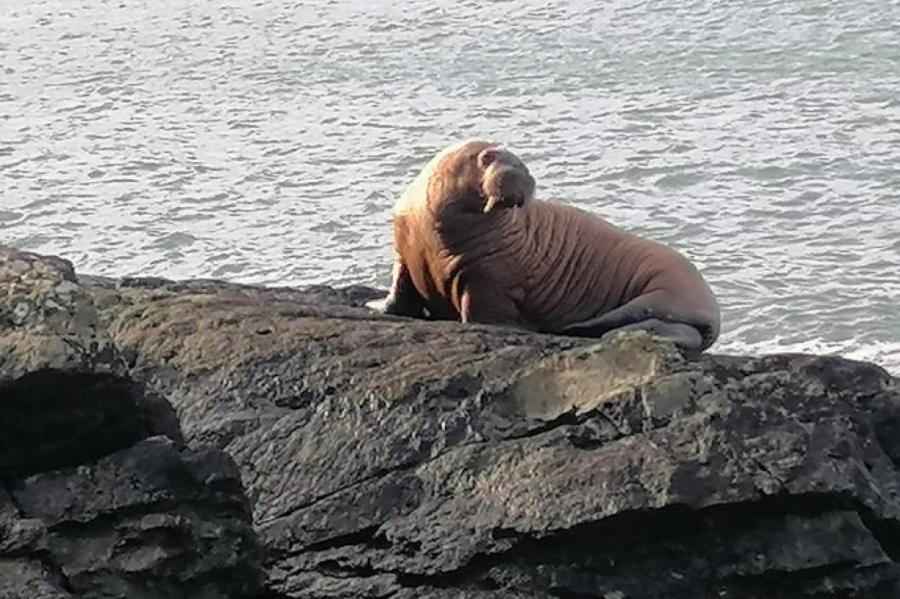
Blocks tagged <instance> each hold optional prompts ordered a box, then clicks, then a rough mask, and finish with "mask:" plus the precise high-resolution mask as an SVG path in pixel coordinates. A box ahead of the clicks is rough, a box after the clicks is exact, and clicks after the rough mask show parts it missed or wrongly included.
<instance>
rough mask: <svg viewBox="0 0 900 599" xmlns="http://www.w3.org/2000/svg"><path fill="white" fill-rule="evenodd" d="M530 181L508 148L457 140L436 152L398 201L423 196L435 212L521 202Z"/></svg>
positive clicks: (530, 191)
mask: <svg viewBox="0 0 900 599" xmlns="http://www.w3.org/2000/svg"><path fill="white" fill-rule="evenodd" d="M534 191H535V182H534V178H533V177H532V176H531V173H529V172H528V168H527V167H526V166H525V164H524V163H523V162H522V161H521V160H519V158H518V157H517V156H516V155H515V154H513V153H512V152H510V151H509V150H505V149H502V148H500V147H498V146H497V145H496V144H493V143H490V142H488V141H485V140H479V139H472V140H467V141H463V142H458V143H456V144H453V145H452V146H449V147H448V148H445V149H444V150H442V151H441V152H439V153H438V154H437V155H436V156H435V157H434V158H432V159H431V161H430V162H429V163H428V164H427V165H426V166H425V168H424V169H423V170H422V172H421V173H420V174H419V176H418V177H417V178H416V180H415V181H413V183H412V184H411V185H410V186H409V187H408V188H407V191H406V192H404V196H403V198H402V199H401V202H400V207H401V209H402V210H405V209H407V207H408V206H410V205H415V202H416V199H417V198H421V197H423V196H424V197H425V198H426V201H427V203H428V205H429V206H431V208H432V210H434V212H435V214H454V213H459V212H462V213H489V212H496V211H498V210H500V209H503V208H514V207H517V206H523V205H525V204H526V203H527V202H530V201H531V200H532V199H533V198H534Z"/></svg>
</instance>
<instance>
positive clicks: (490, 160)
mask: <svg viewBox="0 0 900 599" xmlns="http://www.w3.org/2000/svg"><path fill="white" fill-rule="evenodd" d="M477 160H478V168H479V169H480V170H481V194H482V197H483V198H484V206H483V207H482V211H483V212H485V213H488V212H493V211H495V210H498V209H500V208H513V207H522V206H524V205H525V203H526V202H530V201H531V200H532V199H533V198H534V187H535V183H534V177H532V176H531V173H529V172H528V168H527V167H526V166H525V164H524V163H523V162H522V161H521V160H519V158H518V157H517V156H516V155H515V154H513V153H512V152H510V151H509V150H503V149H500V148H497V147H489V148H485V149H483V150H482V151H481V152H479V153H478V158H477Z"/></svg>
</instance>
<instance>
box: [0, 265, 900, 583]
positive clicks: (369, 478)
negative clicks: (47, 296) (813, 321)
mask: <svg viewBox="0 0 900 599" xmlns="http://www.w3.org/2000/svg"><path fill="white" fill-rule="evenodd" d="M41 268H44V269H45V270H46V267H41ZM0 272H2V271H0ZM10 272H11V269H10ZM26 272H28V271H27V270H26ZM41 272H44V271H41ZM20 274H21V273H20ZM63 278H64V279H65V277H63ZM65 280H70V281H72V282H73V283H75V284H77V286H78V289H69V290H68V292H67V293H61V292H60V293H59V295H60V297H61V299H60V301H67V300H66V298H65V297H63V296H66V295H68V296H69V297H71V298H72V300H71V302H75V303H76V304H77V303H78V302H80V301H81V302H85V304H86V305H87V306H88V307H89V308H90V310H83V311H82V312H81V313H82V314H88V315H89V316H90V317H89V318H82V319H81V320H80V322H81V324H80V325H78V326H85V325H88V326H89V328H90V329H91V330H92V331H93V333H92V334H94V335H95V336H96V337H97V338H98V339H101V340H102V344H104V345H108V346H111V348H112V356H114V358H115V359H114V360H113V361H112V362H110V364H114V366H110V367H109V368H111V369H112V370H111V372H113V373H114V375H115V376H116V377H119V379H118V380H127V381H129V382H130V383H133V384H135V385H139V386H140V388H141V389H145V392H144V395H132V396H131V397H132V399H131V401H133V402H134V403H135V405H138V406H141V405H143V404H141V402H143V401H145V400H146V399H145V398H146V397H147V393H148V392H149V391H151V390H152V392H153V393H155V394H156V396H157V397H159V398H160V401H163V403H164V404H165V405H166V406H168V405H171V407H172V409H173V410H174V414H175V416H177V419H176V424H177V425H178V427H179V428H178V431H179V432H180V433H181V435H183V439H184V442H185V444H186V447H185V448H181V447H180V446H179V445H178V442H177V441H167V440H166V435H165V433H162V432H161V431H162V430H163V429H164V428H165V427H162V426H161V425H158V424H152V422H157V421H166V419H165V418H162V419H158V420H153V418H148V419H145V420H143V421H141V422H143V424H141V423H135V424H132V425H128V426H124V425H123V427H122V430H123V432H122V434H121V436H119V437H114V438H109V439H107V440H106V441H105V447H106V449H104V450H103V452H102V453H104V455H103V456H93V455H86V456H82V457H79V458H78V460H75V461H77V462H78V464H79V465H73V464H65V463H62V464H58V467H57V469H56V470H54V471H53V473H52V474H51V473H49V472H46V471H44V470H43V468H44V467H45V466H46V464H47V463H48V462H47V460H48V458H40V459H38V458H35V459H34V460H33V463H31V464H30V465H28V466H27V467H20V470H19V472H18V473H17V474H16V477H15V478H16V480H15V481H14V482H13V483H12V484H7V487H6V488H7V489H8V491H9V498H10V499H9V502H11V505H13V506H14V507H13V508H9V509H7V511H4V508H2V503H0V517H2V518H6V516H4V514H7V513H10V514H13V516H11V518H12V519H13V520H15V523H16V524H15V525H14V526H13V525H8V526H6V528H2V527H0V530H9V531H12V532H9V533H7V534H8V537H9V539H11V540H9V541H8V543H7V545H4V544H2V543H0V558H3V556H4V555H5V554H14V555H16V556H21V560H19V561H18V562H16V563H15V564H14V565H13V566H14V568H15V572H17V573H18V574H16V576H20V577H26V576H38V575H40V576H43V578H40V580H42V581H45V582H46V584H48V585H52V584H55V583H54V580H56V579H55V578H53V574H54V573H60V572H61V573H62V574H61V575H65V576H71V577H72V578H71V579H70V580H69V579H64V580H68V583H67V584H68V585H69V586H59V585H57V587H52V586H50V587H47V588H49V589H56V588H59V589H61V592H69V593H73V592H74V593H76V596H78V595H77V593H78V592H84V591H82V590H81V589H86V588H90V587H91V585H95V584H101V583H96V582H92V581H97V580H101V581H109V580H113V579H115V577H116V576H118V574H115V572H119V571H124V569H126V568H128V567H130V564H138V567H139V568H140V569H141V572H144V573H149V572H152V573H154V575H157V576H160V577H161V578H160V579H161V580H173V579H177V580H183V579H186V578H190V577H191V576H194V580H202V579H204V577H206V576H208V575H210V574H209V573H210V572H211V568H212V567H213V566H212V565H211V564H212V563H213V562H215V561H216V560H222V563H225V564H230V565H229V566H228V567H229V568H232V570H229V571H231V572H235V571H240V568H241V567H243V566H241V565H240V564H244V563H248V562H249V561H250V560H249V558H246V557H244V556H246V555H248V554H249V553H252V551H250V550H249V549H247V548H248V547H253V546H254V544H253V543H252V542H251V541H250V540H247V538H246V537H241V536H240V534H238V530H239V529H240V527H238V526H237V525H236V524H235V518H236V515H237V514H238V513H239V507H238V506H239V505H242V504H241V500H240V497H244V496H245V497H246V500H247V502H248V504H249V505H250V509H252V517H253V529H254V533H255V535H256V542H257V543H258V544H259V547H260V555H261V560H262V567H263V569H264V570H265V581H264V586H265V590H264V591H259V592H258V595H256V597H257V599H261V598H263V597H266V598H272V599H275V598H285V597H312V598H316V597H318V598H333V597H390V598H395V599H396V598H406V597H409V598H412V597H432V598H444V597H447V598H449V597H454V598H458V597H466V598H487V597H546V598H549V597H556V598H591V597H597V598H605V599H611V598H617V599H645V598H646V599H650V598H666V599H679V598H691V599H694V598H696V597H725V598H747V599H751V598H757V597H760V598H762V597H765V598H766V599H779V598H785V599H787V598H791V599H794V598H800V597H808V598H813V597H815V598H823V599H824V598H826V597H829V598H833V597H848V598H849V597H858V598H863V597H866V598H868V597H897V596H900V586H898V581H900V567H898V559H900V543H898V541H897V540H896V539H898V538H900V472H898V468H900V443H898V441H897V438H898V436H897V433H898V431H900V425H898V424H897V423H898V422H900V391H898V382H897V380H896V379H895V378H893V377H891V376H890V375H889V374H888V373H886V372H885V371H883V370H882V369H880V368H879V367H877V366H875V365H872V364H867V363H862V362H854V361H850V360H844V359H841V358H837V357H819V356H809V355H772V356H762V357H742V356H723V355H714V354H708V355H704V356H702V357H700V358H698V359H690V360H689V359H686V358H684V357H682V356H681V355H680V354H678V352H677V351H676V350H675V349H674V348H673V347H672V346H670V345H667V344H664V343H662V342H659V341H657V340H655V339H652V338H650V337H648V336H646V335H640V334H632V335H626V336H622V337H620V338H618V339H615V340H612V341H609V342H605V343H602V344H601V343H595V342H592V341H591V340H585V339H573V338H563V337H554V336H546V335H534V334H530V333H525V332H520V331H513V330H508V329H501V328H497V327H489V326H463V325H460V324H457V323H451V322H425V321H418V320H410V319H404V318H399V317H387V316H380V315H377V314H373V313H371V312H369V311H367V310H365V309H364V308H362V307H361V306H362V303H363V302H364V301H366V300H367V299H371V298H372V297H374V296H376V295H377V292H376V291H375V290H370V289H366V288H360V287H356V288H351V289H345V290H334V289H330V288H326V287H309V288H300V289H291V288H271V289H262V288H257V287H253V286H248V285H237V284H229V283H223V282H217V281H201V280H198V281H167V280H164V279H159V278H154V279H140V278H133V279H122V280H113V279H106V278H101V277H86V276H78V277H69V278H68V279H65ZM20 287H23V288H25V287H27V286H25V285H20ZM54 301H55V302H56V300H54ZM71 302H70V303H69V304H63V303H60V304H59V305H60V306H69V308H67V310H69V311H68V312H67V314H69V315H70V318H74V317H73V316H72V315H73V314H74V311H73V308H72V305H73V304H72V303H71ZM57 303H58V302H57ZM36 305H37V306H38V312H37V314H43V313H44V312H46V311H48V310H49V309H48V308H47V307H46V304H36ZM42 311H44V312H42ZM54 314H55V312H54ZM28 318H29V319H31V320H28V323H32V324H34V323H36V322H38V320H35V318H36V317H34V316H28ZM54 322H55V324H54V325H53V326H55V327H57V329H53V330H58V327H63V329H59V330H65V326H67V325H66V320H65V319H64V318H63V319H60V320H58V321H54ZM32 324H28V325H27V326H32ZM17 326H21V325H17ZM72 326H75V325H72ZM30 334H31V333H29V335H30ZM87 353H88V355H90V352H89V351H88V352H87ZM37 355H38V356H40V355H42V354H41V353H40V352H38V353H37ZM76 355H77V354H76ZM20 360H21V359H20ZM25 362H26V363H25V364H24V365H22V364H18V365H17V364H15V363H13V364H12V366H10V367H8V368H9V371H10V372H14V373H17V374H16V375H15V378H14V379H11V380H14V381H18V382H19V383H18V384H21V380H22V379H23V378H25V377H27V376H34V375H33V374H30V373H31V372H33V369H32V367H31V364H32V363H34V364H41V363H42V362H41V360H39V359H37V358H35V359H31V360H30V361H25ZM58 362H59V361H58V360H57V362H54V363H58ZM62 363H66V362H65V361H63V362H62ZM87 363H90V360H88V361H87ZM87 372H89V373H93V372H97V370H90V369H89V370H88V371H87ZM25 380H26V381H27V380H28V379H27V378H25ZM10 384H16V383H15V382H13V383H10ZM81 386H82V385H80V384H79V388H80V387H81ZM83 395H84V396H83V397H82V398H81V399H80V400H79V403H86V402H89V399H88V397H89V396H90V397H93V395H94V394H91V393H85V394H83ZM20 396H22V397H24V395H22V394H20ZM122 397H124V398H125V399H126V403H127V401H128V399H127V396H126V395H125V394H124V392H123V395H122ZM19 401H20V403H24V400H19ZM114 403H116V404H117V405H118V404H120V403H122V402H120V401H116V402H114ZM104 409H108V408H104ZM140 410H143V411H144V412H146V410H145V409H144V408H140ZM140 410H139V411H140ZM158 412H159V410H157V413H158ZM129 413H130V412H129ZM126 421H127V420H124V421H123V422H126ZM34 422H38V420H37V419H35V420H34ZM168 422H171V419H169V420H168ZM0 426H2V425H0ZM86 426H88V425H87V424H85V425H81V426H79V428H83V427H86ZM142 427H143V428H142ZM169 428H171V424H170V425H169ZM98 429H100V430H102V429H104V427H102V426H100V427H98ZM129 431H131V432H129ZM69 437H72V435H71V434H70V435H69ZM2 438H3V437H2V435H0V439H2ZM0 442H2V441H0ZM73 443H74V441H73ZM22 444H28V445H35V446H36V445H40V442H39V440H38V439H37V438H36V437H30V438H28V439H27V440H24V441H20V442H19V445H22ZM51 445H52V444H51ZM79 446H82V445H81V444H79ZM136 448H141V449H140V451H141V453H142V454H143V453H145V452H146V453H148V454H149V455H151V456H154V457H152V458H151V459H150V462H149V463H147V462H143V461H141V460H139V459H136V457H135V456H134V454H133V452H134V451H137V449H136ZM36 451H37V450H36ZM54 451H55V450H54ZM54 451H50V450H48V451H47V453H48V454H51V455H55V454H54ZM73 451H74V450H70V449H66V451H65V452H64V453H67V454H71V453H72V452H73ZM57 453H60V452H57ZM223 454H227V455H228V456H231V457H232V458H233V459H234V462H235V465H236V469H235V470H234V471H233V472H231V474H229V469H228V468H227V466H226V465H225V464H224V463H222V464H220V463H218V462H217V460H220V459H224V458H222V456H223ZM0 455H2V452H0ZM10 455H11V454H10ZM36 455H40V452H39V451H38V452H37V454H36ZM194 455H207V456H219V457H217V458H216V459H199V458H197V459H196V460H195V459H194V458H192V457H191V456H194ZM166 456H168V457H166ZM165 460H171V463H172V468H168V467H167V468H164V469H163V470H164V473H169V472H180V473H181V474H179V475H178V476H176V477H175V478H177V479H178V480H185V481H192V482H190V484H188V487H189V488H190V489H192V491H191V492H189V493H187V494H184V495H183V494H179V493H174V492H173V491H172V488H173V486H172V485H173V484H174V483H173V481H172V480H170V479H168V478H166V476H163V474H162V473H161V472H160V471H159V470H158V469H155V465H157V464H161V463H168V462H166V461H165ZM85 461H86V463H87V464H89V466H88V470H83V469H84V468H85V466H84V465H81V464H82V463H84V462H85ZM7 463H9V464H13V463H15V464H20V463H26V464H28V463H29V462H28V460H27V459H25V458H24V457H22V456H21V455H16V456H15V457H8V458H7ZM199 464H202V465H203V466H202V467H201V466H200V465H199ZM10 467H11V466H10ZM125 468H130V470H129V472H131V474H130V475H129V477H128V478H129V480H131V481H134V484H135V485H136V489H137V490H136V491H135V493H137V498H136V499H135V498H131V494H130V493H131V491H129V489H130V488H131V487H123V486H121V484H120V481H121V480H122V478H123V477H122V476H121V475H120V474H117V473H118V472H120V471H121V469H125ZM78 469H82V471H85V472H90V473H91V474H90V476H89V477H88V480H91V481H95V485H96V486H94V487H91V486H90V485H87V483H81V482H77V480H78V479H77V477H76V476H75V475H74V474H73V473H74V472H75V471H78ZM203 472H205V473H206V474H205V475H203V474H201V473H203ZM238 475H239V476H240V484H239V483H238V481H237V477H238ZM173 476H174V475H173ZM51 488H52V489H59V490H58V491H54V492H53V493H49V491H48V489H51ZM242 494H243V495H242ZM145 495H152V496H154V497H159V498H161V499H160V502H161V503H159V504H157V505H158V506H159V507H158V508H156V509H155V511H153V512H152V513H150V512H149V510H148V509H147V508H143V507H142V508H133V507H129V506H131V505H143V504H142V503H141V499H140V498H141V497H144V496H145ZM48 496H52V497H53V499H47V497H48ZM0 499H2V495H0ZM179 501H181V502H182V503H179ZM216 502H219V503H216ZM210 503H216V505H220V506H222V508H221V509H222V510H224V511H219V512H216V515H217V516H216V517H214V515H213V514H212V513H210V512H207V511H201V512H199V513H195V512H193V511H191V508H194V507H196V506H197V505H200V506H207V505H209V504H210ZM10 510H12V511H10ZM23 510H25V511H27V514H26V513H25V511H23ZM135 510H136V513H135ZM229 510H231V511H229ZM109 511H112V512H114V513H119V512H122V513H123V515H122V518H124V519H123V520H118V521H115V523H113V524H111V527H112V528H114V529H115V530H117V531H126V532H125V533H122V534H127V535H128V538H137V539H144V540H142V541H139V545H141V547H144V549H142V550H140V551H135V553H134V554H133V555H134V556H136V557H131V558H128V559H125V558H123V559H121V560H119V561H116V560H106V561H107V562H108V563H104V564H97V563H89V562H88V561H77V562H72V561H71V559H70V558H71V555H72V554H74V547H75V546H76V545H77V544H78V542H79V539H82V538H84V539H87V538H90V539H92V540H91V542H90V544H89V545H90V546H91V547H104V548H108V547H109V545H108V544H106V543H107V541H108V538H107V537H106V536H104V535H106V534H108V533H107V532H104V531H105V529H104V528H103V526H102V525H101V524H99V522H101V520H99V518H100V514H105V513H108V512H109ZM223 513H224V515H222V514H223ZM77 514H81V516H80V517H81V518H83V519H87V520H88V521H90V522H93V523H95V524H92V525H91V526H92V528H91V529H90V534H87V535H86V536H84V537H79V536H77V534H81V533H77V531H78V530H81V529H78V528H77V526H76V527H73V528H69V527H62V529H59V525H58V524H54V523H55V522H58V521H59V519H60V518H62V519H69V520H71V519H73V518H75V519H76V520H77V518H78V517H79V516H76V515H77ZM137 515H140V516H141V517H140V518H137ZM26 516H27V518H26ZM16 518H18V520H16ZM147 518H149V524H148V523H147V522H148V520H147ZM4 521H5V520H4ZM106 522H110V523H112V522H113V521H112V520H107V521H106ZM42 527H43V528H42ZM73 530H74V531H76V532H75V533H72V536H65V537H64V538H63V537H60V536H59V535H61V534H63V533H65V534H68V533H69V532H70V531H73ZM145 530H151V531H156V532H153V535H156V536H153V535H150V534H149V533H146V534H145V533H144V532H141V531H145ZM174 530H179V531H182V532H181V533H180V536H179V535H176V534H175V533H174V532H173V531H174ZM203 530H212V531H217V532H215V533H211V534H210V535H209V536H204V534H203V533H202V532H201V531H203ZM160 531H162V532H160ZM76 533H77V534H76ZM53 535H56V536H53ZM149 537H152V538H153V539H168V538H174V537H177V538H179V539H184V542H185V543H186V544H194V545H191V546H193V547H196V549H195V552H194V553H193V554H192V553H191V552H190V550H189V549H187V548H184V549H183V551H182V550H181V549H177V550H172V549H171V547H170V545H169V544H167V543H162V542H161V543H160V545H153V544H152V542H151V541H150V540H147V539H148V538H149ZM51 538H52V539H54V541H55V542H54V543H53V545H54V547H57V548H58V549H56V553H53V552H52V551H49V552H48V551H47V550H44V549H42V548H43V547H45V546H46V547H49V544H48V539H51ZM211 538H215V539H219V542H218V544H216V543H215V542H214V541H212V540H210V539H211ZM223 539H224V540H223ZM239 539H244V540H239ZM163 545H164V547H163ZM29 548H33V550H32V549H29ZM59 548H61V549H59ZM104 551H108V549H104ZM170 551H172V552H171V553H170ZM4 552H5V553H4ZM201 554H202V555H203V556H204V557H208V559H200V558H199V557H198V556H199V555H201ZM128 555H132V554H128ZM186 555H194V556H195V557H194V559H195V561H194V562H191V561H190V560H189V559H188V558H186V557H184V556H186ZM175 556H178V557H175ZM72 559H74V558H72ZM210 560H212V561H210ZM242 560H243V561H242ZM20 562H21V563H20ZM3 564H4V562H2V561H0V569H2V568H4V567H5V566H4V565H3ZM11 567H12V566H11ZM54 568H55V569H54ZM42 572H43V574H41V573H42ZM109 572H113V574H109ZM35 573H38V574H35ZM66 573H68V574H66ZM167 577H168V578H167ZM226 578H227V577H226ZM223 580H224V579H223ZM229 580H234V579H233V578H232V579H229ZM73 581H74V582H73ZM72 584H79V585H82V586H80V587H78V588H77V589H75V587H72V586H71V585H72ZM102 584H105V585H107V588H112V587H111V586H110V585H111V584H112V583H110V582H103V583H102ZM0 588H2V587H0ZM171 588H174V587H171ZM184 588H188V587H184ZM232 588H236V587H232ZM73 589H74V590H73ZM198 592H199V591H198ZM248 592H249V591H248ZM253 592H254V593H256V592H257V591H253ZM47 596H54V595H47ZM61 596H65V595H61ZM184 596H193V595H184ZM233 596H238V595H233ZM247 596H248V597H250V596H254V595H249V594H248V595H247Z"/></svg>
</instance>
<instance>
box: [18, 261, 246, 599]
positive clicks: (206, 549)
mask: <svg viewBox="0 0 900 599" xmlns="http://www.w3.org/2000/svg"><path fill="white" fill-rule="evenodd" d="M23 264H24V265H26V266H23ZM0 290H3V291H2V292H0V413H2V417H0V598H4V599H5V598H10V599H12V598H20V597H21V598H32V597H42V598H43V597H46V598H51V597H52V598H57V597H85V598H93V597H96V598H100V597H103V598H113V597H123V598H125V597H128V598H132V597H134V598H142V599H143V598H146V599H151V598H156V597H159V598H163V597H187V596H190V597H204V598H205V597H209V598H226V597H246V596H247V595H248V593H254V592H256V591H257V590H258V589H259V585H260V583H261V580H262V571H261V566H260V552H259V547H258V544H257V537H256V534H255V533H254V531H253V528H252V522H251V518H250V511H249V505H248V503H247V499H246V495H245V493H244V489H243V486H242V484H241V481H240V474H239V472H238V469H237V467H236V466H235V464H234V462H233V460H232V459H231V458H230V457H229V456H228V455H227V454H225V453H224V452H221V451H217V450H201V449H193V448H186V447H184V442H183V435H182V434H181V429H180V426H179V423H178V420H177V418H176V416H175V413H174V411H173V410H172V408H171V405H170V404H169V403H168V402H166V401H165V400H164V399H162V398H161V397H160V396H158V395H157V394H155V393H153V392H150V391H147V390H146V389H145V388H144V386H143V385H142V384H141V383H139V382H137V381H135V380H133V379H132V378H131V377H130V376H129V375H128V371H127V364H126V361H125V360H124V359H123V358H122V356H121V354H120V353H119V351H118V350H117V348H116V347H115V345H114V343H113V342H112V340H111V339H110V338H109V336H108V335H107V334H106V332H105V330H104V329H103V327H102V326H100V325H99V323H98V319H97V312H96V310H95V308H94V303H93V298H92V297H91V296H90V295H88V294H87V293H85V291H84V289H83V288H82V287H81V286H80V284H79V283H78V282H77V280H76V279H75V277H74V273H73V272H72V269H71V265H69V264H68V263H66V262H64V261H61V260H58V259H52V258H50V259H46V258H44V257H39V256H36V255H33V254H27V253H23V252H15V251H11V250H5V249H3V250H0ZM3 294H5V295H3ZM22 305H27V306H28V310H27V311H26V310H21V309H17V308H16V307H17V306H22ZM11 313H12V314H13V317H12V318H10V317H9V315H10V314H11ZM23 315H24V316H23Z"/></svg>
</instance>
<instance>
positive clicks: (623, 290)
mask: <svg viewBox="0 0 900 599" xmlns="http://www.w3.org/2000/svg"><path fill="white" fill-rule="evenodd" d="M393 237H394V263H393V268H392V274H391V286H390V289H389V292H388V295H387V297H385V298H383V299H382V300H379V301H375V302H369V303H368V304H367V305H368V306H369V307H370V308H373V309H376V310H379V311H382V312H385V313H389V314H398V315H405V316H413V317H419V318H422V317H427V318H432V319H456V320H460V321H462V322H464V323H467V322H477V323H484V324H494V325H501V326H512V327H518V328H523V329H528V330H531V331H535V332H540V333H551V334H558V335H569V336H575V337H598V338H601V339H602V338H606V337H608V336H610V335H613V334H617V333H619V332H621V331H627V330H645V331H647V332H649V333H651V334H654V335H658V336H661V337H665V338H667V339H669V340H671V341H672V342H673V343H674V344H675V345H676V346H678V347H679V348H681V349H683V350H686V351H692V352H698V353H699V352H702V351H703V350H705V349H707V348H709V347H710V346H711V345H712V344H713V342H714V341H715V340H716V339H717V337H718V335H719V326H720V324H719V323H720V316H719V306H718V303H717V300H716V297H715V296H714V294H713V292H712V290H711V289H710V287H709V286H708V285H707V283H706V282H705V280H704V279H703V277H702V276H701V274H700V272H699V271H698V269H697V268H696V267H695V266H694V265H693V264H692V263H691V262H690V261H688V260H687V259H686V258H685V257H684V256H683V255H681V254H680V253H679V252H677V251H675V250H674V249H672V248H670V247H667V246H665V245H663V244H661V243H658V242H656V241H653V240H649V239H645V238H641V237H639V236H637V235H634V234H631V233H628V232H626V231H624V230H622V229H620V228H618V227H616V226H614V225H612V224H610V223H608V222H607V221H605V220H603V219H602V218H600V217H599V216H596V215H594V214H592V213H590V212H587V211H585V210H582V209H580V208H577V207H575V206H572V205H568V204H564V203H559V202H551V201H545V200H540V199H536V198H535V180H534V178H533V177H532V175H531V173H530V172H529V170H528V168H527V167H526V166H525V164H524V163H523V162H522V161H521V160H520V159H519V158H518V157H517V156H516V155H515V154H514V153H512V152H511V151H510V150H508V149H505V148H502V147H500V146H499V145H496V144H494V143H491V142H488V141H485V140H480V139H471V140H465V141H461V142H458V143H456V144H453V145H451V146H449V147H447V148H445V149H444V150H442V151H440V152H438V153H437V154H436V155H435V156H434V157H433V158H431V160H430V161H429V162H428V163H427V164H426V165H425V167H424V168H423V169H422V171H421V172H420V173H419V174H418V176H416V178H415V179H414V180H413V181H412V183H410V184H409V186H408V187H407V188H406V189H405V191H404V192H403V193H402V194H401V196H400V198H399V199H398V201H397V202H396V204H395V206H394V211H393Z"/></svg>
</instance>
